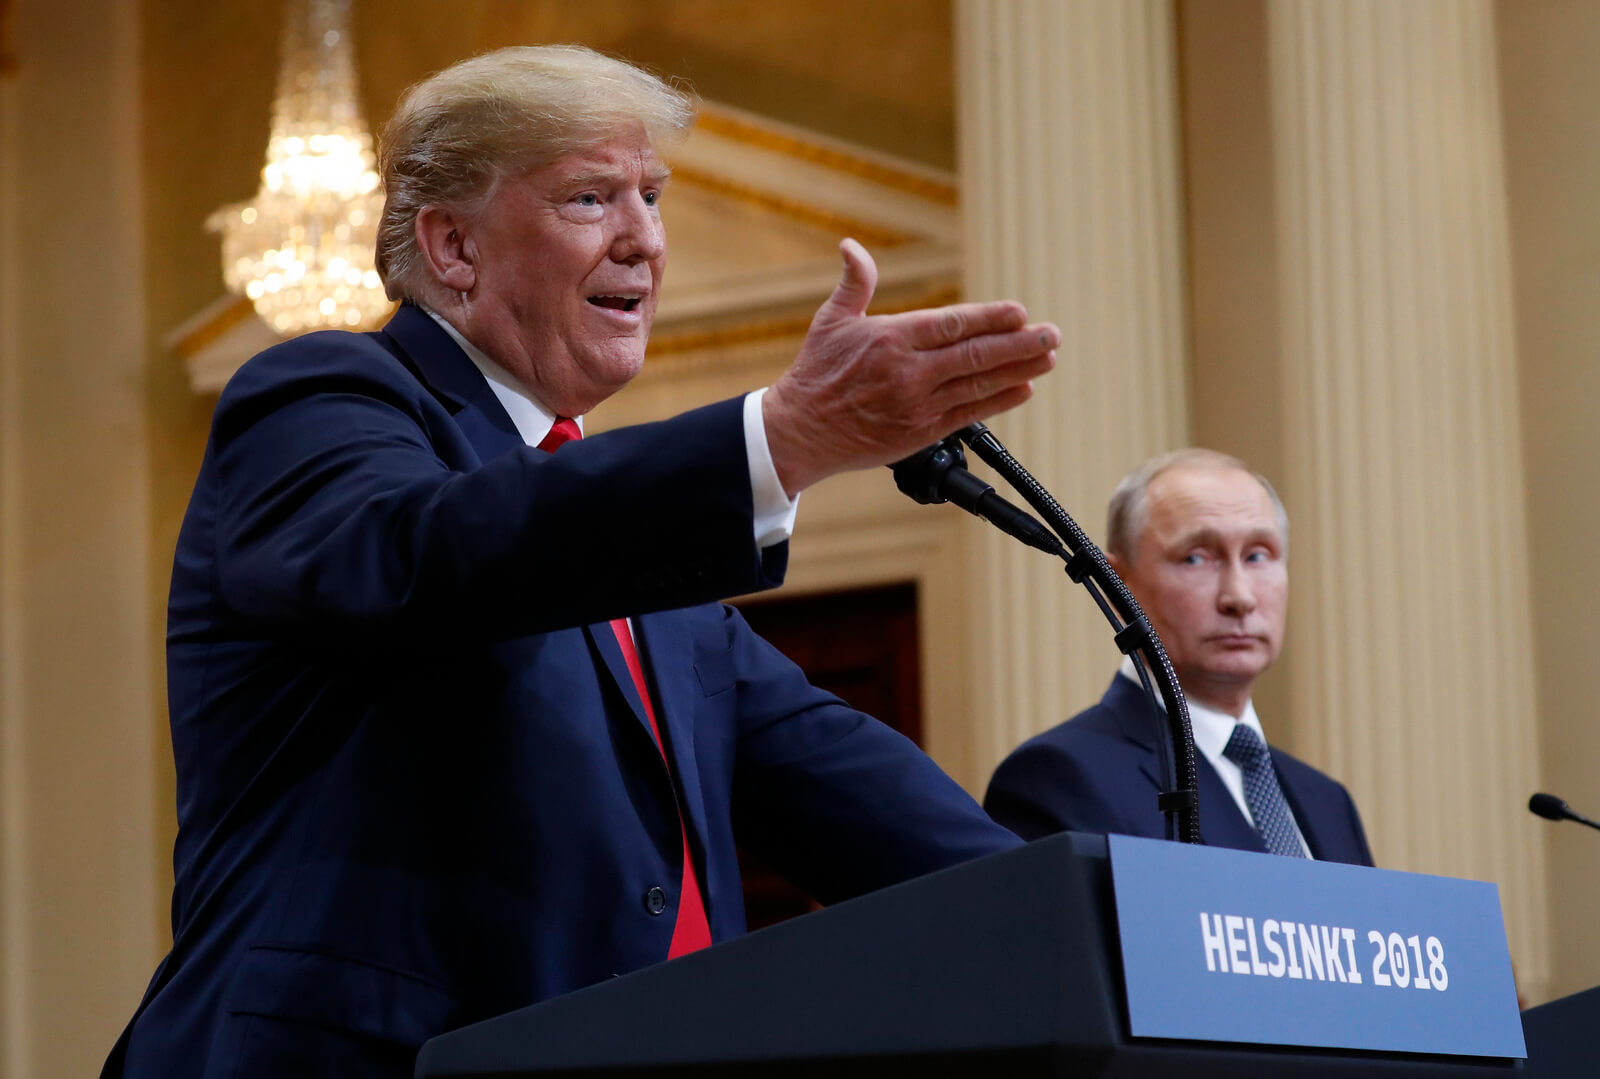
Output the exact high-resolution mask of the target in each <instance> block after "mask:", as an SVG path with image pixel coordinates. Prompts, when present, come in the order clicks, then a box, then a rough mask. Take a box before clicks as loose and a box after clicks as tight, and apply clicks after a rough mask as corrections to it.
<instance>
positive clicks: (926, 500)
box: [889, 435, 1065, 557]
mask: <svg viewBox="0 0 1600 1079" xmlns="http://www.w3.org/2000/svg"><path fill="white" fill-rule="evenodd" d="M889 468H890V470H891V471H893V472H894V484H895V486H896V487H898V488H900V491H901V493H902V494H904V495H906V496H907V497H909V498H910V499H911V500H912V501H914V502H919V503H921V504H922V505H924V506H937V505H939V504H940V503H943V502H952V503H954V504H955V505H957V506H960V507H961V508H962V509H964V510H966V511H967V512H968V513H970V514H973V515H974V516H976V517H982V518H983V519H984V520H986V521H988V522H989V523H990V524H992V525H994V526H995V527H996V528H998V529H1000V531H1002V532H1004V533H1006V534H1007V535H1009V536H1012V537H1014V538H1016V539H1019V540H1021V541H1022V542H1023V543H1026V544H1027V545H1028V546H1029V547H1034V548H1037V549H1038V550H1041V551H1044V552H1045V553H1046V554H1053V555H1057V556H1058V557H1059V556H1062V555H1064V553H1065V552H1064V550H1063V548H1062V546H1061V541H1060V540H1058V539H1056V537H1055V535H1054V534H1053V533H1052V532H1051V531H1050V530H1049V529H1048V528H1046V527H1045V526H1044V525H1042V524H1040V523H1039V521H1037V520H1036V519H1034V518H1033V517H1030V516H1029V515H1028V514H1026V513H1024V512H1023V511H1022V510H1020V509H1018V508H1017V507H1016V506H1013V505H1012V504H1011V503H1010V502H1007V501H1006V500H1005V499H1003V498H1001V497H1000V496H999V495H997V494H995V490H994V488H993V487H991V486H989V485H988V484H987V483H984V482H983V481H982V480H980V479H979V478H978V477H976V476H974V475H973V474H972V473H971V472H968V471H967V458H966V455H965V454H964V453H962V452H961V443H960V442H959V441H957V439H956V436H955V435H951V436H950V437H949V438H946V439H944V440H942V441H939V442H935V443H934V444H933V445H931V446H929V447H927V448H926V449H922V450H918V451H917V452H916V453H913V454H912V455H911V456H910V457H906V458H903V459H901V460H899V461H896V462H895V463H894V464H892V465H890V466H889Z"/></svg>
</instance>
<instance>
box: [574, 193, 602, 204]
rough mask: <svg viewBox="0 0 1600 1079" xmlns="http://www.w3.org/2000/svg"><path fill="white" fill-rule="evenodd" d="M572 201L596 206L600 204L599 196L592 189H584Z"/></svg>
mask: <svg viewBox="0 0 1600 1079" xmlns="http://www.w3.org/2000/svg"><path fill="white" fill-rule="evenodd" d="M573 201H575V202H576V203H577V204H578V205H579V206H598V205H600V196H599V195H596V194H595V193H594V192H593V191H585V192H584V193H583V194H581V195H579V196H578V197H577V198H576V199H575V200H573Z"/></svg>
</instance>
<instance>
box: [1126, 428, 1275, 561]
mask: <svg viewBox="0 0 1600 1079" xmlns="http://www.w3.org/2000/svg"><path fill="white" fill-rule="evenodd" d="M1174 468H1212V469H1218V470H1222V471H1233V470H1237V471H1239V472H1245V473H1248V474H1249V475H1251V476H1254V477H1255V479H1256V482H1257V483H1259V484H1261V486H1262V487H1264V488H1266V492H1267V495H1268V496H1269V497H1270V498H1271V499H1272V509H1273V512H1274V513H1276V514H1277V515H1278V533H1279V535H1281V536H1282V537H1283V545H1284V548H1285V549H1287V548H1288V546H1289V514H1288V511H1286V510H1285V509H1284V508H1283V500H1282V499H1280V498H1279V497H1278V492H1277V491H1275V490H1273V488H1272V484H1271V483H1269V482H1268V481H1267V477H1265V476H1263V475H1262V474H1261V473H1259V472H1256V471H1254V470H1253V469H1251V467H1250V466H1249V465H1247V464H1245V463H1244V462H1243V461H1241V460H1239V458H1237V457H1235V456H1233V455H1232V454H1228V453H1221V452H1219V451H1217V450H1207V449H1200V448H1198V447H1191V448H1189V449H1182V450H1173V451H1172V452H1171V453H1163V454H1162V455H1161V456H1159V457H1152V458H1151V459H1150V460H1148V461H1146V462H1145V463H1144V464H1142V465H1140V466H1139V467H1138V468H1136V469H1134V470H1133V471H1132V472H1130V473H1128V474H1127V475H1126V476H1124V477H1122V482H1121V483H1119V484H1117V489H1116V490H1115V491H1113V492H1112V494H1111V504H1110V506H1108V507H1107V508H1106V551H1107V552H1109V553H1110V554H1114V555H1116V556H1117V557H1118V558H1119V559H1121V560H1122V561H1123V562H1124V563H1125V564H1127V565H1130V566H1131V565H1133V556H1134V552H1135V551H1136V550H1138V547H1139V536H1140V534H1141V533H1142V532H1144V526H1145V524H1146V523H1147V521H1148V520H1149V516H1150V499H1149V494H1150V484H1151V483H1153V482H1154V481H1155V478H1156V477H1157V476H1159V475H1161V474H1162V473H1163V472H1168V471H1171V470H1172V469H1174Z"/></svg>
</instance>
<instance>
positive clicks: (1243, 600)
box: [1217, 560, 1256, 617]
mask: <svg viewBox="0 0 1600 1079" xmlns="http://www.w3.org/2000/svg"><path fill="white" fill-rule="evenodd" d="M1217 609H1218V610H1219V611H1221V612H1222V613H1223V614H1227V615H1233V616H1237V617H1243V616H1244V615H1247V614H1249V613H1250V612H1251V611H1253V610H1255V609H1256V594H1255V590H1254V589H1253V588H1251V587H1250V575H1249V574H1248V573H1246V572H1245V568H1244V567H1243V566H1242V565H1240V564H1239V563H1238V562H1235V561H1232V560H1230V561H1228V562H1227V563H1225V564H1224V565H1223V568H1222V580H1220V581H1219V582H1218V588H1217Z"/></svg>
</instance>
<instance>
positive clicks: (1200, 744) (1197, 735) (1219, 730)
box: [1119, 656, 1311, 858]
mask: <svg viewBox="0 0 1600 1079" xmlns="http://www.w3.org/2000/svg"><path fill="white" fill-rule="evenodd" d="M1119 673H1120V674H1121V675H1122V676H1123V677H1124V678H1126V679H1128V680H1129V681H1131V682H1132V683H1133V684H1134V685H1136V686H1137V685H1139V684H1140V683H1139V673H1138V672H1137V671H1135V670H1134V669H1133V657H1132V656H1124V657H1123V658H1122V669H1121V671H1120V672H1119ZM1140 688H1141V689H1142V688H1143V687H1142V686H1141V687H1140ZM1185 699H1186V700H1187V701H1188V704H1189V727H1190V729H1191V730H1193V732H1194V748H1195V749H1197V750H1199V751H1200V752H1201V753H1203V754H1205V758H1206V760H1208V761H1210V762H1211V767H1213V768H1215V769H1216V770H1217V775H1219V776H1221V777H1222V785H1223V786H1224V787H1227V788H1228V793H1229V794H1231V795H1233V800H1234V802H1235V803H1237V804H1238V806H1239V812H1240V813H1243V814H1244V819H1245V820H1247V821H1249V822H1250V824H1251V826H1252V827H1254V826H1255V823H1256V819H1255V817H1253V816H1251V814H1250V805H1249V803H1247V802H1246V801H1245V800H1244V773H1243V771H1242V770H1241V769H1240V768H1239V766H1238V765H1237V764H1235V763H1233V762H1232V761H1230V760H1229V759H1228V758H1227V757H1224V756H1223V755H1222V751H1223V750H1224V749H1225V748H1227V745H1228V739H1230V738H1232V737H1233V728H1234V727H1235V726H1236V725H1238V724H1240V723H1243V724H1244V725H1245V726H1247V727H1249V728H1250V729H1251V730H1253V731H1255V732H1256V735H1257V736H1258V737H1260V739H1261V741H1262V742H1263V743H1265V742H1266V740H1267V736H1266V733H1265V732H1264V731H1263V730H1262V729H1261V720H1260V719H1259V718H1257V716H1256V706H1255V702H1254V701H1246V702H1245V705H1244V714H1243V715H1241V716H1240V717H1239V718H1238V719H1234V718H1233V717H1232V716H1230V715H1228V713H1226V712H1219V711H1217V710H1216V709H1215V708H1207V707H1206V706H1205V705H1203V704H1201V703H1200V702H1199V701H1197V700H1195V699H1194V698H1193V697H1188V698H1185ZM1156 703H1157V704H1158V705H1160V706H1161V710H1162V711H1163V712H1165V711H1166V707H1167V706H1166V704H1165V703H1164V702H1162V700H1161V697H1160V695H1159V694H1158V695H1157V696H1156ZM1285 802H1286V803H1287V796H1286V797H1285ZM1288 808H1289V820H1290V821H1291V823H1293V824H1294V835H1295V838H1296V839H1298V840H1299V841H1300V847H1301V849H1302V850H1304V851H1305V852H1306V857H1307V858H1310V857H1311V848H1310V847H1309V846H1307V845H1306V837H1305V834H1304V833H1303V832H1301V831H1300V822H1299V821H1297V820H1295V819H1294V809H1293V807H1288Z"/></svg>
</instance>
